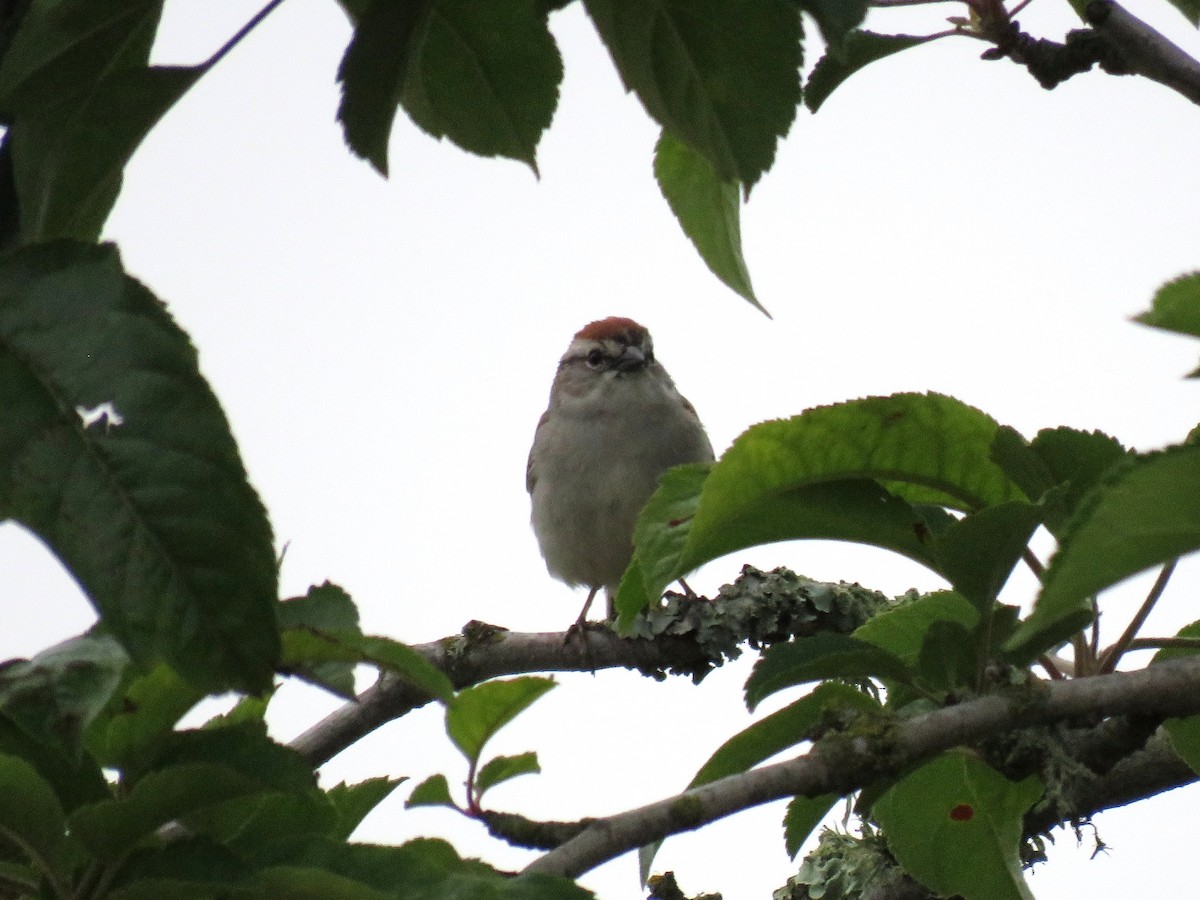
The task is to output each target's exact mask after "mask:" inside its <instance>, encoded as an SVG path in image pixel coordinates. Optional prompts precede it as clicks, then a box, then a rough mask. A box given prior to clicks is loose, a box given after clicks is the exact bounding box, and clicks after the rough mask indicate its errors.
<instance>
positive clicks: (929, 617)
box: [853, 591, 979, 669]
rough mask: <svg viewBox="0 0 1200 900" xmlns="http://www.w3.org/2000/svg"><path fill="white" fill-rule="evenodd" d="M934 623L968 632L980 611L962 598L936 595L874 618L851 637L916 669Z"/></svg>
mask: <svg viewBox="0 0 1200 900" xmlns="http://www.w3.org/2000/svg"><path fill="white" fill-rule="evenodd" d="M935 622H956V623H958V624H959V625H962V626H963V627H964V628H966V629H971V628H974V627H975V625H976V624H977V623H978V622H979V611H978V610H976V609H975V607H974V606H972V605H971V603H970V602H969V601H968V600H967V599H966V598H965V597H963V596H962V595H961V594H956V593H954V592H953V591H937V592H935V593H932V594H926V595H924V596H923V597H921V598H919V599H917V600H914V601H913V602H912V603H905V604H904V605H902V606H897V607H896V608H894V609H890V610H888V611H887V612H883V613H880V614H879V615H877V616H874V617H873V618H871V619H870V621H868V622H866V623H864V624H863V625H860V626H859V627H858V628H857V629H856V630H855V632H854V635H853V636H854V637H856V638H858V639H859V640H863V641H867V642H868V643H871V644H874V645H875V646H876V647H880V648H882V649H884V650H887V651H888V652H889V653H891V654H892V655H894V656H896V657H898V658H899V659H900V660H901V662H903V663H904V665H905V666H907V667H908V668H910V669H915V668H916V667H917V663H918V662H919V660H920V657H921V648H922V647H924V645H925V635H926V634H928V632H929V629H930V627H932V626H933V624H934V623H935Z"/></svg>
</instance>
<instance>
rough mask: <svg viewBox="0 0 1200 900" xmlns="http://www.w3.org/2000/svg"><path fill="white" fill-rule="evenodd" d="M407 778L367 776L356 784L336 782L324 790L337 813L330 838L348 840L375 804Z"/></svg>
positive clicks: (385, 797)
mask: <svg viewBox="0 0 1200 900" xmlns="http://www.w3.org/2000/svg"><path fill="white" fill-rule="evenodd" d="M407 780H408V779H407V778H385V777H383V776H380V777H378V778H368V779H367V780H366V781H360V782H358V783H357V784H345V783H342V784H337V785H334V786H333V787H331V788H330V789H329V790H328V791H326V792H325V795H326V796H327V797H328V798H329V802H330V803H332V804H333V808H334V809H335V810H336V811H337V814H338V825H337V830H336V831H335V832H334V833H333V834H331V835H330V837H332V838H335V839H337V838H340V839H341V840H349V839H350V835H351V834H353V833H354V829H356V828H358V826H359V825H360V824H361V823H362V820H363V819H365V818H366V817H367V814H368V813H370V812H371V811H372V810H373V809H375V807H376V806H378V805H379V804H380V803H382V802H383V801H384V800H386V799H387V798H388V797H389V796H390V795H391V793H392V791H394V790H395V789H396V788H397V787H399V786H400V785H401V784H402V783H404V782H405V781H407Z"/></svg>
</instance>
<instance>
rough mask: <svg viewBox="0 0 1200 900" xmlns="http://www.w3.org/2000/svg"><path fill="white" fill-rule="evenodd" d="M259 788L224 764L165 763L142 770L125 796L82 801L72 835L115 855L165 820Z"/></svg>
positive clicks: (104, 855)
mask: <svg viewBox="0 0 1200 900" xmlns="http://www.w3.org/2000/svg"><path fill="white" fill-rule="evenodd" d="M263 790H264V786H263V784H262V783H261V782H260V781H259V780H258V779H256V778H252V777H250V776H249V775H246V774H244V773H242V772H238V771H236V770H234V769H231V768H228V767H226V766H221V765H217V764H213V763H189V764H185V765H178V766H168V767H166V768H163V769H159V770H157V771H154V772H151V773H149V774H147V775H146V776H144V777H143V778H142V779H141V780H140V781H139V782H138V783H137V784H135V785H134V787H133V790H132V791H130V793H129V795H128V796H126V797H122V798H120V799H116V800H104V801H101V802H99V803H93V804H90V805H87V806H81V807H80V808H79V809H77V810H75V812H74V813H72V814H71V817H70V820H69V825H70V829H71V834H72V836H73V837H75V838H76V839H77V840H79V841H80V842H81V843H82V844H83V845H84V846H85V847H87V849H88V850H89V851H90V852H91V853H92V854H93V855H95V856H96V857H98V858H99V859H101V860H104V861H114V860H117V859H119V858H120V857H121V856H122V855H123V854H124V853H127V852H129V851H130V850H132V849H133V848H134V847H135V846H136V845H137V844H138V843H139V842H140V841H142V840H143V839H144V838H146V837H148V836H150V835H152V834H154V832H155V831H156V830H157V829H158V828H160V827H161V826H163V825H166V824H167V823H168V822H172V821H175V820H176V819H179V818H182V817H184V816H186V815H188V814H189V813H192V812H195V811H197V810H200V809H203V808H204V807H206V806H211V805H213V804H215V803H220V802H222V801H225V800H229V799H231V798H234V797H241V796H246V795H248V794H255V793H261V792H262V791H263Z"/></svg>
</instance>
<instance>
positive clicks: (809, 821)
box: [783, 794, 838, 859]
mask: <svg viewBox="0 0 1200 900" xmlns="http://www.w3.org/2000/svg"><path fill="white" fill-rule="evenodd" d="M837 801H838V795H837V794H821V796H819V797H793V798H792V799H791V801H790V802H789V803H788V805H787V811H786V812H784V814H783V843H784V847H785V848H786V849H787V853H788V857H790V858H792V859H795V857H796V854H797V853H799V852H800V848H801V847H802V846H804V842H805V841H806V840H808V836H809V835H810V834H812V833H813V830H814V829H815V828H816V827H817V826H818V825H820V824H821V820H822V819H824V818H825V816H827V815H828V814H829V811H830V810H831V809H833V804H835V803H837Z"/></svg>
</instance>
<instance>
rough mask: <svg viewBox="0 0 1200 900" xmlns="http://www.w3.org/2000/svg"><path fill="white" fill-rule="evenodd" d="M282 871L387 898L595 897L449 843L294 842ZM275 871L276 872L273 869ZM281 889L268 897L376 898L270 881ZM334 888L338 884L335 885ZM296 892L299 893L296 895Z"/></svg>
mask: <svg viewBox="0 0 1200 900" xmlns="http://www.w3.org/2000/svg"><path fill="white" fill-rule="evenodd" d="M275 849H276V851H277V862H276V865H277V866H279V867H280V868H283V867H292V866H303V867H305V868H308V869H310V870H312V871H322V872H328V873H333V874H335V875H337V876H339V877H340V878H343V879H350V880H351V881H353V882H357V883H359V884H362V885H365V886H367V887H369V888H371V889H374V890H379V891H384V892H385V893H386V896H389V897H405V898H411V900H441V898H453V900H587V898H589V897H591V896H592V894H591V893H590V892H589V891H585V890H584V889H583V888H580V887H577V886H575V885H574V884H573V883H572V882H571V881H569V880H568V879H566V878H558V877H554V876H547V875H523V876H518V877H516V878H514V877H513V876H512V874H511V873H504V872H497V871H496V870H495V869H493V868H491V867H490V866H487V865H486V864H484V863H482V862H479V861H478V860H471V859H460V858H459V856H458V854H457V853H455V852H454V849H453V848H452V847H451V846H450V845H449V844H447V843H446V842H445V841H440V840H431V839H418V840H414V841H409V842H408V843H406V844H404V845H403V846H400V847H383V846H376V845H370V844H347V843H344V842H337V841H331V840H328V839H324V840H319V839H310V840H304V841H295V842H291V843H290V844H287V843H285V844H281V845H279V846H277V847H276V848H275ZM269 871H274V870H269ZM272 884H273V888H272V890H274V889H275V888H281V889H280V890H278V891H276V892H274V893H271V892H268V893H267V896H269V897H287V898H289V900H292V898H301V897H303V898H308V897H311V898H313V900H326V897H329V896H332V897H340V896H353V897H362V896H367V897H373V896H375V895H374V894H372V893H366V894H350V895H342V894H337V893H334V894H329V895H327V894H323V893H316V892H310V890H309V888H307V887H306V882H305V881H304V880H303V879H302V878H300V879H297V880H295V881H288V882H286V889H282V888H283V886H284V883H282V882H272ZM333 884H335V886H336V884H337V883H336V882H334V883H333ZM293 891H297V892H298V893H295V892H293Z"/></svg>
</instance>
